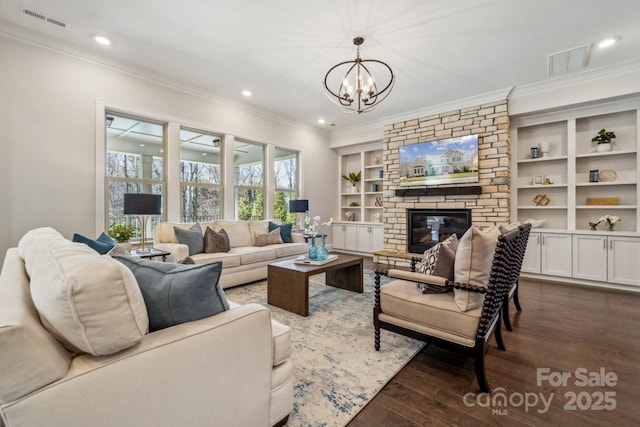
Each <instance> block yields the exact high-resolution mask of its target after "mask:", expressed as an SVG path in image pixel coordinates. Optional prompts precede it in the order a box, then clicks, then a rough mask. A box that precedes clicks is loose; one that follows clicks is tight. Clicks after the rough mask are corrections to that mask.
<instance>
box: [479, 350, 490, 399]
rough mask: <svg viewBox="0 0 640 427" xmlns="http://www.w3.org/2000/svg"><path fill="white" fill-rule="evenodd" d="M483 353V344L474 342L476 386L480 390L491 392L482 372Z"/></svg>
mask: <svg viewBox="0 0 640 427" xmlns="http://www.w3.org/2000/svg"><path fill="white" fill-rule="evenodd" d="M484 353H485V348H484V345H478V344H476V351H475V365H476V381H478V386H479V387H480V391H481V392H483V393H491V389H490V388H489V384H488V383H487V377H486V375H485V372H484Z"/></svg>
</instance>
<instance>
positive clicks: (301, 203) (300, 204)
mask: <svg viewBox="0 0 640 427" xmlns="http://www.w3.org/2000/svg"><path fill="white" fill-rule="evenodd" d="M308 210H309V201H308V200H304V199H300V200H289V212H291V213H303V212H307V211H308Z"/></svg>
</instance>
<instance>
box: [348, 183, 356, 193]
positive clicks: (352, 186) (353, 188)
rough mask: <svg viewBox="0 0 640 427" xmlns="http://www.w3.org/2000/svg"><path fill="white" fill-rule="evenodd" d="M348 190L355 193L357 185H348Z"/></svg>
mask: <svg viewBox="0 0 640 427" xmlns="http://www.w3.org/2000/svg"><path fill="white" fill-rule="evenodd" d="M349 190H350V192H351V193H354V194H355V193H357V192H358V186H357V185H350V186H349Z"/></svg>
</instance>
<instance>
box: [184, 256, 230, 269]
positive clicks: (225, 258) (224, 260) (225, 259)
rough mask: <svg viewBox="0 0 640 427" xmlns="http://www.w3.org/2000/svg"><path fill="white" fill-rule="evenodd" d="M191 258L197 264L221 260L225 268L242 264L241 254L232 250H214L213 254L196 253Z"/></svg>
mask: <svg viewBox="0 0 640 427" xmlns="http://www.w3.org/2000/svg"><path fill="white" fill-rule="evenodd" d="M191 258H192V259H193V260H194V261H195V262H196V264H205V263H208V262H215V261H220V262H222V267H223V268H229V267H237V266H239V265H240V255H239V254H234V253H231V252H214V253H212V254H206V253H202V254H195V255H191Z"/></svg>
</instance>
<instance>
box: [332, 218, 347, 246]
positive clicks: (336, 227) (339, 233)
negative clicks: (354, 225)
mask: <svg viewBox="0 0 640 427" xmlns="http://www.w3.org/2000/svg"><path fill="white" fill-rule="evenodd" d="M345 234H346V233H345V226H344V225H343V224H333V233H332V234H331V235H332V239H333V249H344V245H345Z"/></svg>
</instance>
